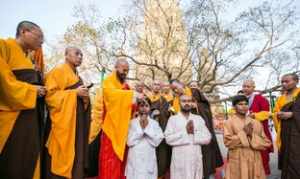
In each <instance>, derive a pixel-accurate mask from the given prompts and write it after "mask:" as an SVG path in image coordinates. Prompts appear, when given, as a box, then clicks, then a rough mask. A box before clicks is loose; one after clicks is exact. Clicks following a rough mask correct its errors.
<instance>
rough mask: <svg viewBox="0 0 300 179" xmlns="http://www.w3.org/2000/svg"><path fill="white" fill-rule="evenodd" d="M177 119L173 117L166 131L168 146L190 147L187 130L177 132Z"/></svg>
mask: <svg viewBox="0 0 300 179" xmlns="http://www.w3.org/2000/svg"><path fill="white" fill-rule="evenodd" d="M175 122H176V118H174V117H171V118H170V119H169V121H168V124H167V127H166V130H165V138H166V142H167V144H169V145H171V146H180V145H188V144H190V143H191V140H190V138H189V135H188V133H187V131H186V130H185V127H184V128H183V129H182V130H176V128H175Z"/></svg>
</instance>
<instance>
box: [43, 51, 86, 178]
mask: <svg viewBox="0 0 300 179" xmlns="http://www.w3.org/2000/svg"><path fill="white" fill-rule="evenodd" d="M82 59H83V55H82V52H81V50H80V49H79V48H76V47H68V48H66V51H65V63H64V64H62V65H59V66H57V67H55V68H54V69H52V70H51V71H50V72H49V74H47V76H46V83H45V85H46V87H47V91H48V93H47V95H46V102H47V105H48V107H49V112H50V120H51V121H50V122H51V126H48V127H50V133H49V137H48V139H47V143H46V147H47V150H46V157H45V158H46V159H45V160H46V161H45V163H46V164H45V166H46V170H45V173H44V176H43V178H44V179H59V178H72V179H83V178H84V176H85V173H84V171H85V168H86V167H87V165H86V164H87V151H88V136H89V135H88V134H89V123H90V105H89V93H88V88H87V86H86V85H84V83H83V81H82V79H81V78H80V76H79V75H78V71H77V68H78V67H79V66H80V65H81V63H82Z"/></svg>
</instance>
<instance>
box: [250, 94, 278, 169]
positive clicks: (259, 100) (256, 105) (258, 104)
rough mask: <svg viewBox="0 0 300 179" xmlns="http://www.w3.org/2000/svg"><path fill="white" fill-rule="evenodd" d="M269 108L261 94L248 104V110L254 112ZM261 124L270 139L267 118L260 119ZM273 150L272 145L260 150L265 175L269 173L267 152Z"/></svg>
mask: <svg viewBox="0 0 300 179" xmlns="http://www.w3.org/2000/svg"><path fill="white" fill-rule="evenodd" d="M269 109H270V105H269V102H268V100H267V99H266V98H265V97H263V96H262V95H260V94H257V95H255V97H254V100H253V103H252V105H251V106H250V108H249V111H250V112H254V113H256V112H260V111H269ZM261 124H262V125H263V128H264V132H265V134H266V136H267V137H268V138H269V140H270V141H272V137H271V133H270V130H269V125H268V120H265V121H262V122H261ZM273 151H274V149H273V145H271V146H270V147H269V148H267V149H266V150H264V151H261V157H262V161H263V166H264V170H265V173H266V175H270V174H271V172H270V166H269V161H270V156H269V154H270V153H271V152H273Z"/></svg>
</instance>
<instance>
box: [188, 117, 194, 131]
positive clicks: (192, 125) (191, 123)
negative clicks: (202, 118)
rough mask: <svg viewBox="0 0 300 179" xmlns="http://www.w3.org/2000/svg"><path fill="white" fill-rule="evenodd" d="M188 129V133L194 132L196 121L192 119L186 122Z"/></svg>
mask: <svg viewBox="0 0 300 179" xmlns="http://www.w3.org/2000/svg"><path fill="white" fill-rule="evenodd" d="M186 131H187V133H188V134H194V122H193V121H192V120H190V121H188V123H187V124H186Z"/></svg>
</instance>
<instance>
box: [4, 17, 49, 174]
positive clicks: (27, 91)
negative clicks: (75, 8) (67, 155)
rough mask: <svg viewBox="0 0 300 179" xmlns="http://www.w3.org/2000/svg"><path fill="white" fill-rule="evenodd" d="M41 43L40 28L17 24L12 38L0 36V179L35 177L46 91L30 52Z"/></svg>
mask: <svg viewBox="0 0 300 179" xmlns="http://www.w3.org/2000/svg"><path fill="white" fill-rule="evenodd" d="M43 42H44V36H43V32H42V29H41V28H40V27H39V26H38V25H37V24H35V23H33V22H30V21H22V22H20V23H19V24H18V26H17V30H16V37H15V38H8V39H0V61H1V62H0V63H1V64H0V67H1V68H0V71H1V74H0V86H1V87H0V88H1V89H0V178H1V179H20V178H28V179H31V178H39V166H40V162H39V154H40V151H41V124H42V122H43V117H44V116H43V115H40V114H43V109H44V107H43V103H42V102H41V101H42V98H43V96H44V95H45V93H46V90H45V87H43V80H42V77H41V76H42V75H41V74H40V73H39V72H38V71H37V70H36V69H37V68H36V64H35V63H34V61H35V60H34V59H33V58H31V57H30V55H29V54H31V53H32V52H33V51H35V50H38V49H40V48H41V46H42V44H43Z"/></svg>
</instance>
